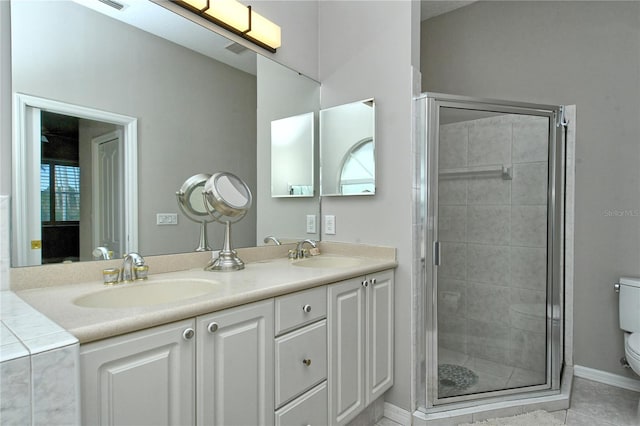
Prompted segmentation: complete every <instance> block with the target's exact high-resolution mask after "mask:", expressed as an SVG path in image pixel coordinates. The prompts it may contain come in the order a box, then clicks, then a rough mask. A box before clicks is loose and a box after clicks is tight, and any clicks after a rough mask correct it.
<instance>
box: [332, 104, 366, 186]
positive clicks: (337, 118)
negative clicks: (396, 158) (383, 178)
mask: <svg viewBox="0 0 640 426" xmlns="http://www.w3.org/2000/svg"><path fill="white" fill-rule="evenodd" d="M320 164H321V170H320V175H321V195H323V196H345V195H374V194H375V192H376V158H375V103H374V100H373V99H368V100H364V101H359V102H353V103H350V104H345V105H339V106H336V107H333V108H327V109H323V110H321V111H320Z"/></svg>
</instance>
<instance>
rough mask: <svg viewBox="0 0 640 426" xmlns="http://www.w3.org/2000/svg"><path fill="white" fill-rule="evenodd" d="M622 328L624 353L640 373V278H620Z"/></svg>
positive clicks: (630, 364) (618, 287)
mask: <svg viewBox="0 0 640 426" xmlns="http://www.w3.org/2000/svg"><path fill="white" fill-rule="evenodd" d="M616 289H619V290H618V291H619V304H620V328H621V329H622V330H623V331H624V332H625V333H624V354H625V357H626V359H627V362H628V363H629V366H630V367H631V369H632V370H633V371H635V373H636V374H638V375H640V278H620V285H619V286H616Z"/></svg>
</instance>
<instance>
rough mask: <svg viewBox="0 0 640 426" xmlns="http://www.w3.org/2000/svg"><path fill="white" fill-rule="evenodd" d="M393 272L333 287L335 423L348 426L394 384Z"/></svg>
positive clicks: (330, 340) (331, 357)
mask: <svg viewBox="0 0 640 426" xmlns="http://www.w3.org/2000/svg"><path fill="white" fill-rule="evenodd" d="M393 287H394V280H393V271H392V270H388V271H383V272H379V273H375V274H371V275H367V276H366V277H361V278H354V279H350V280H346V281H342V282H339V283H336V284H332V285H330V286H328V301H329V304H328V308H327V322H328V324H329V330H328V333H329V334H328V344H329V346H328V350H329V358H328V361H329V363H328V385H329V390H328V394H329V421H330V424H332V425H343V424H346V423H348V422H349V421H350V420H352V419H353V418H354V417H355V416H357V415H358V413H360V412H361V411H362V410H363V409H364V408H365V407H366V406H367V405H369V404H370V403H371V402H373V401H374V400H376V399H377V398H378V397H379V396H381V395H382V394H383V393H384V392H385V391H386V390H387V389H389V388H390V387H391V386H392V385H393V303H394V297H393V296H394V289H393Z"/></svg>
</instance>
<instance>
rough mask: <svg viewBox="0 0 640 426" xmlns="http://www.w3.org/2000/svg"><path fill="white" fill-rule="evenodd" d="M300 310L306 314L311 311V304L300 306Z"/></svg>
mask: <svg viewBox="0 0 640 426" xmlns="http://www.w3.org/2000/svg"><path fill="white" fill-rule="evenodd" d="M302 311H303V312H304V313H307V314H308V313H309V312H311V305H304V306H303V307H302Z"/></svg>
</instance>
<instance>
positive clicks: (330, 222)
mask: <svg viewBox="0 0 640 426" xmlns="http://www.w3.org/2000/svg"><path fill="white" fill-rule="evenodd" d="M324 233H325V234H327V235H335V234H336V217H335V216H334V215H332V214H328V215H325V217H324Z"/></svg>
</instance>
